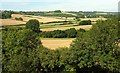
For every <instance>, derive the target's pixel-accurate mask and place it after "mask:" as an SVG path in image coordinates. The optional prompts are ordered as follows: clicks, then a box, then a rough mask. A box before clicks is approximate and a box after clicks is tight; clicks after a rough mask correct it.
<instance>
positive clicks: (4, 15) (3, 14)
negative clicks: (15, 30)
mask: <svg viewBox="0 0 120 73" xmlns="http://www.w3.org/2000/svg"><path fill="white" fill-rule="evenodd" d="M0 18H1V19H7V18H11V12H9V11H3V12H0Z"/></svg>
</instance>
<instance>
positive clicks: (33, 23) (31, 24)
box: [26, 19, 40, 32]
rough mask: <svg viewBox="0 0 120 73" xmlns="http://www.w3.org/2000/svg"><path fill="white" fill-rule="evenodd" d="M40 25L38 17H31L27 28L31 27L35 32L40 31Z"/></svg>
mask: <svg viewBox="0 0 120 73" xmlns="http://www.w3.org/2000/svg"><path fill="white" fill-rule="evenodd" d="M39 27H40V24H39V21H38V20H36V19H31V20H29V21H28V22H27V23H26V28H28V29H31V30H33V31H35V32H39V31H40V28H39Z"/></svg>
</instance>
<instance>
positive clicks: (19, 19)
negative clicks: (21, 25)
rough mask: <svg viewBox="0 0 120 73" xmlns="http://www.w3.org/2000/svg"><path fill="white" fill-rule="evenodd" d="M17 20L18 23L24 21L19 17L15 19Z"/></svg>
mask: <svg viewBox="0 0 120 73" xmlns="http://www.w3.org/2000/svg"><path fill="white" fill-rule="evenodd" d="M15 20H18V21H23V18H21V17H19V18H17V17H16V18H15Z"/></svg>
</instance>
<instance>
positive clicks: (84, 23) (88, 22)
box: [79, 20, 92, 25]
mask: <svg viewBox="0 0 120 73" xmlns="http://www.w3.org/2000/svg"><path fill="white" fill-rule="evenodd" d="M91 24H92V23H91V20H83V21H81V22H80V23H79V25H91Z"/></svg>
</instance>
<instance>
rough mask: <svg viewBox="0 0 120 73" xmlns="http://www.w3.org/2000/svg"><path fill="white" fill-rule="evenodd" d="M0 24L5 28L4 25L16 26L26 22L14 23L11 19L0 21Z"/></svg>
mask: <svg viewBox="0 0 120 73" xmlns="http://www.w3.org/2000/svg"><path fill="white" fill-rule="evenodd" d="M0 22H1V24H2V25H0V26H6V25H18V24H25V23H26V22H23V21H16V20H13V19H0Z"/></svg>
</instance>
